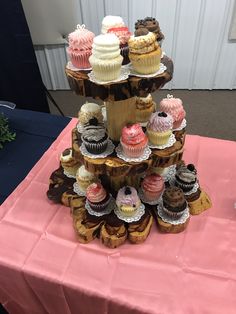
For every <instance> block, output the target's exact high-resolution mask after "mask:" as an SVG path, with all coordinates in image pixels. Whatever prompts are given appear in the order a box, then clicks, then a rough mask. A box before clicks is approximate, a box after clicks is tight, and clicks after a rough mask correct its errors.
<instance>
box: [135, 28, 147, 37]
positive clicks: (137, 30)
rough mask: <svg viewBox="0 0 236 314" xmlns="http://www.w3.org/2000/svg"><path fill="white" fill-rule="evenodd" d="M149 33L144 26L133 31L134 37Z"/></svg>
mask: <svg viewBox="0 0 236 314" xmlns="http://www.w3.org/2000/svg"><path fill="white" fill-rule="evenodd" d="M148 33H149V30H148V29H147V28H145V27H141V28H138V29H136V31H135V32H134V36H135V37H139V36H145V35H147V34H148Z"/></svg>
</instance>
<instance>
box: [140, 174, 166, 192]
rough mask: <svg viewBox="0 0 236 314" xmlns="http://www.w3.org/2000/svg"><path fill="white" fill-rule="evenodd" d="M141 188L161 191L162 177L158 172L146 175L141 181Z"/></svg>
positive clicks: (162, 186) (162, 187)
mask: <svg viewBox="0 0 236 314" xmlns="http://www.w3.org/2000/svg"><path fill="white" fill-rule="evenodd" d="M142 188H143V189H144V190H147V191H150V192H154V193H155V192H161V191H162V190H163V189H164V181H163V178H162V177H161V176H160V175H159V174H155V173H153V174H151V175H148V176H146V177H145V178H144V179H143V182H142Z"/></svg>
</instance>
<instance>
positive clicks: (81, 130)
mask: <svg viewBox="0 0 236 314" xmlns="http://www.w3.org/2000/svg"><path fill="white" fill-rule="evenodd" d="M76 127H77V131H78V132H79V133H83V132H84V127H83V125H82V124H80V123H78V124H77V126H76Z"/></svg>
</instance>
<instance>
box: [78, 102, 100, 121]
mask: <svg viewBox="0 0 236 314" xmlns="http://www.w3.org/2000/svg"><path fill="white" fill-rule="evenodd" d="M78 118H79V123H80V124H82V125H85V124H86V123H89V120H91V119H94V118H96V119H97V121H98V122H99V123H102V122H103V114H102V108H101V106H99V105H98V104H95V103H91V102H86V103H85V104H84V105H83V106H82V107H81V108H80V111H79V114H78Z"/></svg>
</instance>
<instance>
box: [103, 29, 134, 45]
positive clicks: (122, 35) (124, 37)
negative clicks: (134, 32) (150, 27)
mask: <svg viewBox="0 0 236 314" xmlns="http://www.w3.org/2000/svg"><path fill="white" fill-rule="evenodd" d="M108 33H113V34H115V35H116V36H117V37H118V38H119V41H120V44H121V45H125V44H127V43H128V40H129V39H130V36H131V32H130V31H129V29H128V27H113V28H109V29H108Z"/></svg>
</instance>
